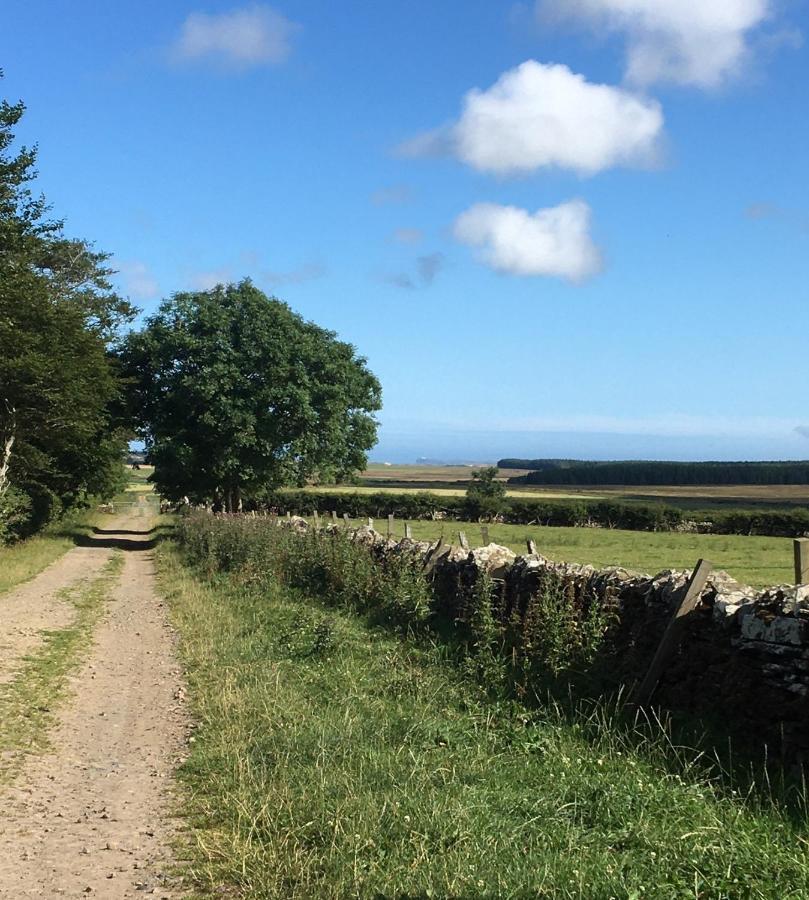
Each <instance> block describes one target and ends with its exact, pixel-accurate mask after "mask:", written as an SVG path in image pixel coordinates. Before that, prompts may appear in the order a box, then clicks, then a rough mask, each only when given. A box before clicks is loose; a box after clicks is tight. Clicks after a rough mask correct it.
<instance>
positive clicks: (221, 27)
mask: <svg viewBox="0 0 809 900" xmlns="http://www.w3.org/2000/svg"><path fill="white" fill-rule="evenodd" d="M299 27H300V26H299V25H297V24H295V23H294V22H291V21H290V20H289V19H287V18H286V17H285V16H282V15H281V13H279V12H276V11H275V10H274V9H271V8H270V7H269V6H262V5H259V4H256V5H253V6H247V7H245V8H244V9H234V10H232V11H231V12H225V13H210V14H209V13H191V14H190V15H189V16H187V17H186V20H185V22H183V26H182V30H181V32H180V36H179V38H178V39H177V42H176V43H175V45H174V57H175V58H176V59H178V60H180V61H194V60H200V59H208V60H212V61H216V62H219V63H223V64H225V65H230V66H236V67H240V68H247V67H250V66H259V65H264V64H271V65H278V64H280V63H282V62H284V61H285V60H286V58H287V57H288V56H289V54H290V52H291V44H290V41H291V38H292V35H293V34H294V33H295V32H296V31H297V30H298V28H299Z"/></svg>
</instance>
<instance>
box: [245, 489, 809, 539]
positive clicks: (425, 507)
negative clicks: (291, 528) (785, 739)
mask: <svg viewBox="0 0 809 900" xmlns="http://www.w3.org/2000/svg"><path fill="white" fill-rule="evenodd" d="M255 506H256V508H259V507H261V506H266V507H275V508H276V509H278V510H279V511H280V512H286V511H287V510H289V511H290V512H293V513H301V514H304V513H307V512H309V511H311V510H312V509H315V508H317V509H318V510H320V511H321V512H322V511H323V510H328V511H331V510H335V512H337V514H338V515H340V516H342V515H343V513H348V515H349V516H350V517H351V518H353V519H358V518H362V517H364V516H371V517H373V518H384V517H385V516H387V515H388V514H391V513H392V514H393V515H395V516H396V517H397V518H400V519H404V520H414V519H432V518H442V519H451V520H458V521H460V520H464V521H465V520H467V519H469V518H470V511H469V508H468V506H467V501H466V498H465V497H448V496H442V495H439V494H433V493H430V492H429V491H419V492H417V493H412V494H411V493H401V494H398V493H396V492H395V491H376V492H374V491H368V492H356V493H353V492H346V491H333V492H330V491H328V490H327V489H324V490H318V491H317V492H314V491H304V490H297V491H296V490H283V491H268V492H267V493H266V494H265V495H264V496H263V497H262V498H261V502H260V503H256V504H255ZM475 518H477V517H476V516H475ZM498 520H499V521H502V522H506V523H509V524H512V525H539V526H543V527H552V528H556V527H588V528H589V527H597V528H607V529H621V530H623V531H659V532H667V531H668V532H671V531H679V530H681V529H683V527H684V526H685V525H686V523H688V522H692V523H696V524H694V525H691V526H689V530H696V531H698V532H699V533H700V534H745V535H763V536H772V537H800V536H801V535H803V534H809V510H807V509H802V508H797V509H784V510H766V509H765V510H760V509H759V510H756V509H738V510H716V509H705V510H700V509H690V510H687V511H685V510H682V509H679V508H677V507H676V506H668V505H667V504H665V503H635V502H626V501H623V502H622V501H616V500H589V499H584V500H540V499H534V498H525V499H523V498H521V497H506V498H505V499H504V500H503V503H502V506H501V507H500V512H499V513H498Z"/></svg>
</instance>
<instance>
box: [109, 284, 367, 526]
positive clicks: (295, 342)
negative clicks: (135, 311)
mask: <svg viewBox="0 0 809 900" xmlns="http://www.w3.org/2000/svg"><path fill="white" fill-rule="evenodd" d="M121 359H122V365H123V368H124V372H125V373H126V375H127V377H128V378H129V379H130V381H131V396H130V404H131V408H132V409H133V411H134V412H133V415H134V416H135V417H136V418H137V419H138V420H139V423H140V429H141V433H142V435H143V437H144V439H145V441H146V446H147V450H148V454H149V459H150V461H151V462H152V463H154V466H155V472H154V476H153V479H152V480H153V481H154V483H155V484H156V486H157V488H158V489H159V490H160V492H161V493H162V494H164V495H165V496H167V497H169V498H171V499H175V500H176V499H180V498H181V497H183V496H188V497H189V498H191V499H192V500H196V501H210V500H213V501H214V502H216V503H220V504H222V505H223V506H224V507H225V508H227V509H229V510H233V509H236V508H238V506H239V501H240V499H241V498H249V497H255V496H258V495H261V494H262V493H263V492H265V491H266V490H267V488H268V487H277V486H279V485H284V484H304V483H305V482H306V481H307V480H311V479H317V480H324V481H329V480H334V479H340V478H345V477H348V476H349V475H350V473H352V472H354V471H357V470H359V469H362V468H363V467H364V466H365V463H366V456H365V454H366V451H367V450H368V449H369V448H370V447H371V446H373V444H374V442H375V440H376V421H375V419H374V418H373V415H372V413H373V412H374V411H376V410H378V409H379V408H380V406H381V400H380V397H381V389H380V386H379V382H378V381H377V380H376V378H374V376H373V375H372V374H371V373H370V372H369V371H368V368H367V367H366V364H365V360H364V359H363V358H361V357H358V356H357V355H356V354H355V350H354V348H353V347H352V346H351V345H350V344H346V343H344V342H342V341H338V340H337V339H336V337H335V335H334V333H333V332H330V331H326V330H325V329H323V328H320V327H318V326H317V325H314V324H313V323H311V322H306V321H304V320H303V319H302V318H301V317H300V316H298V315H296V314H295V313H293V312H292V310H291V309H290V308H289V307H288V306H286V304H284V303H281V302H280V301H279V300H275V299H271V298H268V297H267V296H265V295H264V294H263V293H262V292H261V291H260V290H258V288H256V287H254V286H253V285H252V284H251V283H250V282H249V281H242V282H241V283H239V284H231V285H228V286H222V285H220V286H218V287H216V288H214V289H213V290H210V291H201V292H197V293H182V294H175V295H174V296H173V297H172V298H171V299H170V300H165V301H164V302H163V303H162V304H161V306H160V309H159V311H158V313H157V314H156V315H154V316H152V317H151V318H149V319H148V320H147V321H146V325H145V327H144V328H143V330H142V331H140V332H138V333H134V334H131V335H130V336H129V337H128V339H127V340H126V342H125V343H124V345H123V348H122V352H121Z"/></svg>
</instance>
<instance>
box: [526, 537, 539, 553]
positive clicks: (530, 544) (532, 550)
mask: <svg viewBox="0 0 809 900" xmlns="http://www.w3.org/2000/svg"><path fill="white" fill-rule="evenodd" d="M525 546H526V547H528V552H529V553H530V554H531V555H533V554H534V553H536V552H537V545H536V544H535V543H534V542H533V541H532V540H531V538H528V540H527V541H526V542H525Z"/></svg>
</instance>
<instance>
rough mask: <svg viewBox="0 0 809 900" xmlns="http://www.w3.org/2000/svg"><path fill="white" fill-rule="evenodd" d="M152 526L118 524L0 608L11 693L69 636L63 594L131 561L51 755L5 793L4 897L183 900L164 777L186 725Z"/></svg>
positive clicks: (0, 791)
mask: <svg viewBox="0 0 809 900" xmlns="http://www.w3.org/2000/svg"><path fill="white" fill-rule="evenodd" d="M152 524H153V523H152V521H151V520H150V519H147V518H139V517H134V516H133V517H131V518H129V519H118V520H115V524H114V525H113V526H112V528H110V527H109V526H107V527H106V528H105V532H107V533H100V534H98V535H97V536H96V540H95V541H94V542H93V545H91V546H88V547H79V548H76V549H74V550H71V551H70V552H69V553H68V554H66V555H65V556H64V557H62V559H61V560H58V561H57V562H56V563H54V564H53V565H52V566H49V567H48V569H47V570H46V571H45V572H43V573H41V574H40V575H39V576H38V577H37V578H35V579H33V580H32V581H31V582H29V583H28V584H27V585H24V586H22V587H21V588H18V589H17V590H15V591H12V592H10V593H9V594H7V595H5V596H0V631H2V638H0V640H2V642H3V643H2V645H1V646H2V658H3V660H5V667H4V668H3V667H2V666H0V677H5V678H6V679H8V678H11V677H13V672H14V669H15V667H16V662H15V660H19V656H20V655H21V654H23V653H29V652H31V650H32V649H35V648H36V646H37V643H38V641H39V640H40V637H39V631H40V630H41V629H42V628H44V627H47V628H50V629H53V628H58V627H64V626H65V625H66V624H69V622H70V615H71V613H70V607H69V604H67V603H66V602H65V601H64V600H60V598H59V592H60V591H61V590H63V589H64V588H67V587H70V586H71V585H75V584H76V583H77V581H80V580H81V579H83V578H88V577H89V578H91V577H92V576H93V575H96V574H97V573H98V571H99V570H100V569H101V567H102V566H103V564H104V562H105V561H106V560H107V559H109V557H110V555H111V554H112V553H113V552H114V550H115V549H120V550H121V551H122V552H123V554H124V565H123V569H122V572H121V575H120V576H119V578H118V581H117V583H116V584H115V586H114V587H113V589H112V591H111V593H110V600H109V601H108V603H107V609H106V612H105V614H104V617H103V618H102V621H101V623H100V624H99V625H98V627H97V629H96V633H95V639H94V643H93V646H92V649H91V650H90V652H89V654H88V655H87V657H86V659H85V661H84V662H83V664H82V665H81V666H80V668H79V670H78V671H77V673H76V674H75V676H74V677H72V678H71V680H70V693H69V699H68V700H67V701H65V703H64V704H63V705H62V707H61V708H60V710H59V711H58V720H59V721H58V724H57V725H56V727H55V728H54V730H53V731H52V733H51V734H50V742H51V749H50V751H49V752H47V753H46V754H45V755H42V756H31V757H29V758H28V759H27V760H26V762H25V764H24V766H23V768H22V770H21V771H20V773H19V774H18V775H17V776H16V778H15V779H14V780H13V782H12V783H11V784H10V785H0V807H1V808H2V817H1V818H0V897H3V898H5V897H8V898H11V897H87V896H96V897H103V898H119V897H143V896H144V895H152V896H155V897H177V896H180V892H179V890H178V889H177V888H176V887H175V888H174V889H172V888H170V887H169V882H168V881H167V879H166V874H167V870H168V869H169V868H170V865H171V854H170V850H171V847H170V845H171V841H172V838H173V834H174V831H173V826H172V823H171V820H170V815H169V813H170V809H171V793H172V779H171V777H170V776H171V772H172V770H173V768H174V767H175V765H176V763H177V761H178V759H179V758H180V757H181V755H182V753H183V748H184V746H185V730H186V721H185V715H184V710H183V704H182V696H183V688H182V680H181V677H180V670H179V666H178V663H177V661H176V657H175V653H174V636H173V633H172V631H171V629H170V627H169V624H168V620H167V614H166V610H165V608H164V606H163V602H162V600H161V599H160V598H159V597H158V595H157V593H156V591H155V585H154V561H153V557H152V552H151V543H150V537H151V535H150V533H149V531H150V526H151V525H152ZM113 528H114V530H113ZM4 672H5V675H4Z"/></svg>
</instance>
